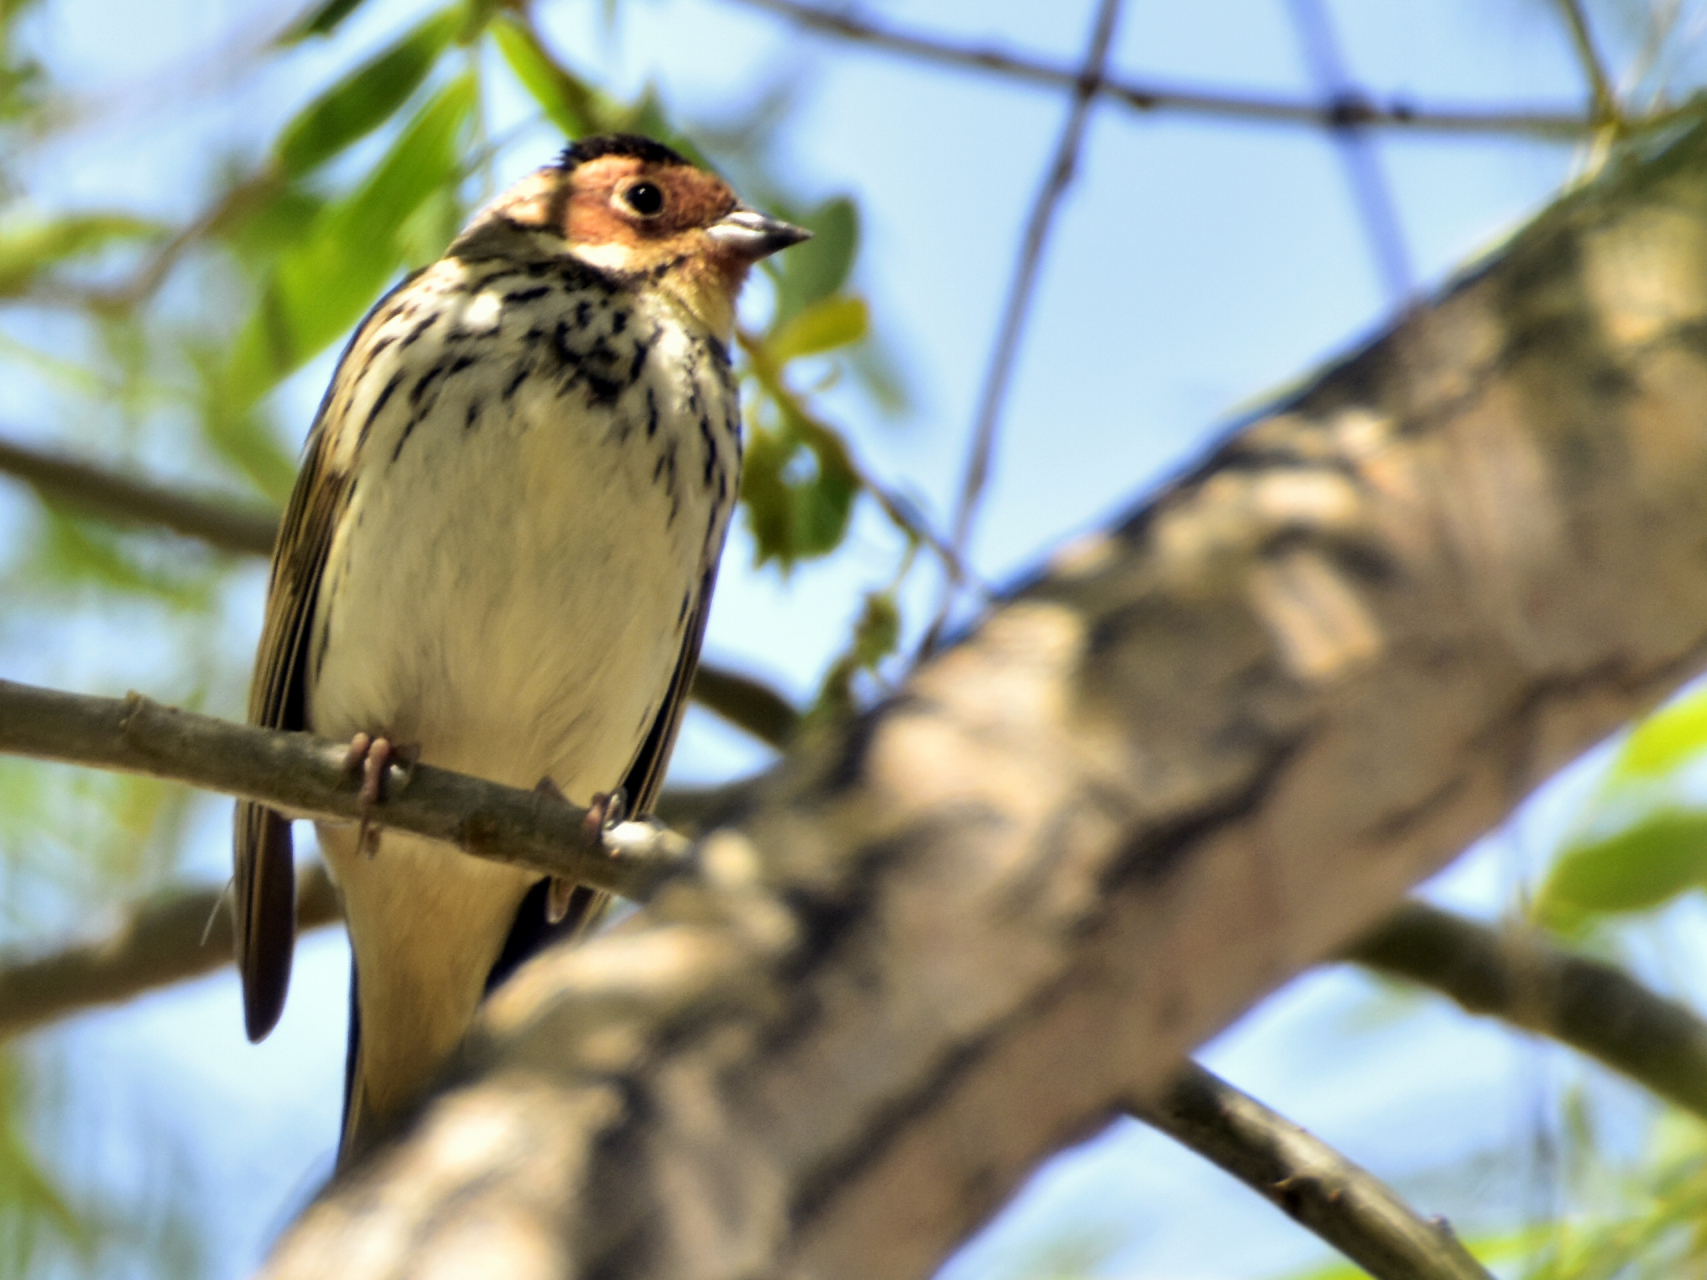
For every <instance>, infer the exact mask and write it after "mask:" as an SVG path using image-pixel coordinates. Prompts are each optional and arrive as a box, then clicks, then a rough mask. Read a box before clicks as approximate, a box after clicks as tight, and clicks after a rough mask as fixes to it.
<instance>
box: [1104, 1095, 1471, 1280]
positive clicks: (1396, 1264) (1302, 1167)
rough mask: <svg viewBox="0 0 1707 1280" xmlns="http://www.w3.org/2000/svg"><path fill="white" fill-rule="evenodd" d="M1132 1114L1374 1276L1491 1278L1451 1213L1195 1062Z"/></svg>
mask: <svg viewBox="0 0 1707 1280" xmlns="http://www.w3.org/2000/svg"><path fill="white" fill-rule="evenodd" d="M1132 1111H1133V1114H1134V1115H1136V1116H1137V1117H1138V1118H1139V1119H1140V1120H1143V1121H1144V1122H1145V1123H1146V1124H1149V1125H1152V1126H1154V1127H1155V1128H1157V1129H1160V1130H1161V1131H1162V1132H1163V1133H1165V1134H1167V1135H1168V1136H1169V1137H1170V1138H1172V1139H1174V1140H1175V1141H1176V1142H1178V1143H1179V1144H1180V1145H1181V1146H1184V1147H1186V1148H1188V1149H1189V1150H1192V1151H1195V1152H1196V1153H1197V1154H1198V1155H1200V1156H1202V1157H1203V1158H1204V1159H1206V1160H1208V1161H1210V1162H1211V1163H1212V1164H1215V1165H1217V1166H1219V1167H1220V1168H1222V1169H1224V1170H1226V1171H1227V1172H1228V1173H1230V1174H1232V1175H1233V1176H1234V1177H1235V1178H1237V1179H1238V1180H1239V1181H1240V1182H1243V1183H1244V1184H1245V1185H1246V1186H1248V1187H1250V1188H1251V1189H1252V1190H1254V1191H1256V1192H1257V1193H1258V1194H1259V1195H1261V1196H1263V1197H1264V1198H1265V1199H1267V1200H1269V1201H1270V1202H1271V1203H1273V1204H1274V1205H1275V1206H1276V1207H1277V1208H1279V1209H1280V1210H1281V1211H1282V1212H1284V1213H1285V1214H1286V1215H1287V1216H1288V1217H1290V1218H1292V1219H1293V1220H1295V1221H1296V1222H1298V1223H1300V1224H1301V1225H1302V1226H1304V1227H1307V1228H1308V1229H1309V1230H1311V1231H1313V1232H1314V1233H1315V1234H1316V1235H1318V1236H1320V1237H1321V1238H1322V1239H1323V1240H1325V1241H1327V1243H1329V1244H1331V1245H1332V1246H1333V1247H1334V1248H1336V1249H1338V1250H1339V1251H1340V1252H1341V1253H1343V1254H1344V1255H1345V1256H1346V1257H1348V1258H1350V1259H1351V1260H1352V1261H1353V1262H1355V1263H1357V1264H1358V1265H1359V1266H1360V1267H1362V1268H1364V1270H1366V1271H1368V1272H1369V1274H1370V1275H1372V1276H1376V1277H1380V1278H1381V1280H1399V1278H1400V1277H1403V1278H1404V1280H1492V1278H1491V1277H1490V1276H1489V1274H1488V1272H1487V1271H1486V1270H1485V1269H1484V1268H1483V1267H1482V1265H1481V1264H1480V1263H1479V1262H1477V1261H1476V1259H1475V1258H1473V1257H1472V1256H1471V1255H1470V1251H1469V1250H1468V1249H1466V1248H1465V1247H1464V1246H1463V1245H1462V1244H1461V1243H1459V1240H1458V1237H1457V1236H1455V1235H1453V1233H1452V1228H1451V1227H1449V1226H1448V1225H1447V1224H1446V1222H1445V1220H1444V1219H1440V1218H1436V1219H1435V1220H1434V1221H1432V1222H1428V1221H1424V1220H1423V1219H1422V1218H1420V1217H1418V1216H1417V1215H1416V1213H1415V1212H1413V1211H1412V1210H1411V1208H1410V1206H1409V1205H1407V1204H1406V1203H1405V1202H1404V1201H1403V1200H1401V1199H1399V1197H1398V1196H1396V1195H1394V1194H1393V1192H1392V1190H1391V1189H1390V1188H1389V1187H1388V1186H1387V1185H1386V1184H1385V1183H1384V1182H1382V1181H1381V1180H1380V1179H1379V1178H1377V1177H1376V1176H1375V1175H1374V1174H1372V1173H1370V1172H1369V1171H1368V1170H1367V1169H1364V1168H1362V1167H1360V1166H1359V1165H1356V1164H1354V1163H1352V1161H1350V1160H1348V1159H1346V1158H1345V1157H1344V1156H1343V1155H1341V1154H1340V1153H1339V1152H1337V1151H1335V1150H1334V1149H1333V1148H1332V1147H1330V1146H1329V1145H1328V1144H1327V1143H1325V1142H1323V1141H1322V1140H1321V1139H1320V1138H1317V1137H1314V1136H1313V1135H1311V1134H1309V1133H1306V1132H1305V1131H1304V1130H1303V1129H1301V1128H1299V1127H1298V1126H1297V1125H1295V1124H1293V1123H1292V1121H1290V1120H1288V1119H1287V1118H1286V1117H1285V1116H1283V1115H1280V1114H1278V1113H1276V1112H1274V1111H1271V1110H1269V1108H1267V1107H1265V1106H1264V1105H1263V1104H1262V1103H1260V1102H1258V1101H1257V1100H1256V1099H1255V1098H1253V1097H1251V1096H1250V1095H1248V1094H1246V1093H1243V1092H1241V1091H1240V1090H1238V1089H1236V1088H1234V1087H1233V1086H1232V1085H1230V1084H1228V1083H1227V1082H1226V1081H1225V1080H1223V1079H1221V1078H1220V1077H1219V1076H1217V1075H1215V1074H1214V1073H1213V1072H1211V1071H1207V1070H1205V1069H1204V1068H1203V1067H1200V1066H1198V1065H1197V1064H1196V1063H1195V1062H1188V1063H1187V1064H1186V1065H1185V1068H1184V1069H1183V1070H1182V1071H1181V1072H1180V1073H1179V1074H1178V1075H1177V1076H1175V1077H1174V1079H1173V1081H1172V1083H1170V1084H1169V1085H1168V1087H1167V1089H1166V1090H1165V1091H1164V1092H1163V1094H1162V1096H1161V1097H1160V1098H1158V1099H1157V1100H1155V1101H1154V1102H1140V1103H1136V1104H1135V1105H1134V1106H1133V1108H1132Z"/></svg>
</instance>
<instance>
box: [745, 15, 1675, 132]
mask: <svg viewBox="0 0 1707 1280" xmlns="http://www.w3.org/2000/svg"><path fill="white" fill-rule="evenodd" d="M736 3H739V4H743V5H745V6H747V7H748V8H751V9H763V10H764V11H765V12H767V13H774V14H776V15H777V16H778V17H781V18H785V19H787V20H788V21H790V22H793V23H795V24H796V25H797V26H799V27H801V28H803V29H805V30H807V31H812V32H815V33H817V34H820V35H826V36H831V37H833V38H836V39H841V40H849V41H853V42H854V43H857V44H863V45H869V46H870V47H872V48H874V49H882V50H884V51H885V52H888V53H894V54H899V55H901V56H902V57H907V58H915V59H918V60H920V61H923V62H930V63H934V64H936V65H938V66H949V67H959V68H961V69H963V70H967V71H981V72H986V73H989V74H994V75H1000V76H1006V77H1008V78H1010V79H1014V80H1020V81H1026V82H1029V83H1032V84H1038V85H1045V86H1049V87H1051V88H1062V89H1068V88H1072V87H1073V85H1074V83H1075V82H1076V81H1077V79H1078V75H1079V73H1078V70H1077V69H1076V68H1074V67H1070V66H1066V65H1063V64H1060V63H1051V62H1044V61H1042V60H1041V59H1038V58H1032V57H1028V56H1026V55H1023V54H1017V53H1011V52H1009V51H1007V50H1004V49H997V48H992V47H988V46H974V45H967V44H957V43H955V42H954V41H952V40H946V39H941V38H938V37H933V36H927V35H920V34H917V33H915V32H908V31H901V30H899V29H897V28H895V27H886V26H879V25H878V24H877V23H875V22H871V21H869V20H867V19H865V18H862V17H859V16H857V15H855V14H853V13H850V12H847V11H846V10H830V9H825V8H821V7H819V6H818V5H814V4H803V3H800V0H736ZM1097 92H1098V93H1100V94H1103V95H1105V96H1107V97H1110V98H1112V99H1114V100H1115V101H1116V102H1119V103H1121V104H1123V105H1124V106H1127V107H1131V108H1132V109H1134V110H1137V111H1178V112H1183V113H1187V114H1192V115H1207V116H1213V117H1217V118H1220V119H1233V120H1250V121H1256V122H1261V123H1270V124H1294V125H1309V126H1313V127H1317V128H1324V129H1335V128H1343V127H1345V126H1346V125H1375V126H1385V127H1389V128H1398V129H1414V130H1422V131H1427V132H1435V133H1514V134H1526V135H1530V136H1533V137H1539V138H1556V139H1558V140H1560V141H1566V142H1569V141H1575V140H1577V139H1579V138H1583V137H1586V136H1587V135H1589V134H1591V133H1593V132H1594V130H1595V128H1596V126H1597V124H1598V123H1599V122H1598V121H1596V120H1594V119H1593V118H1590V117H1586V116H1584V115H1581V114H1578V113H1576V112H1568V111H1523V110H1504V109H1498V108H1486V109H1460V110H1444V109H1441V108H1436V107H1421V106H1417V105H1416V104H1415V103H1412V102H1409V101H1406V100H1404V99H1402V98H1393V99H1390V100H1388V101H1387V102H1379V101H1375V100H1373V99H1370V98H1366V97H1362V96H1359V95H1354V96H1346V97H1339V98H1331V99H1328V100H1326V101H1309V100H1302V99H1297V98H1277V97H1267V96H1263V95H1259V94H1252V93H1245V92H1241V91H1238V90H1225V89H1186V88H1183V87H1179V86H1174V85H1160V84H1146V83H1140V82H1137V81H1134V80H1130V79H1125V78H1122V77H1119V76H1115V77H1111V78H1109V79H1106V80H1104V81H1102V82H1101V84H1100V85H1099V86H1098V88H1097ZM1642 123H1651V122H1649V121H1644V122H1642Z"/></svg>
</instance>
